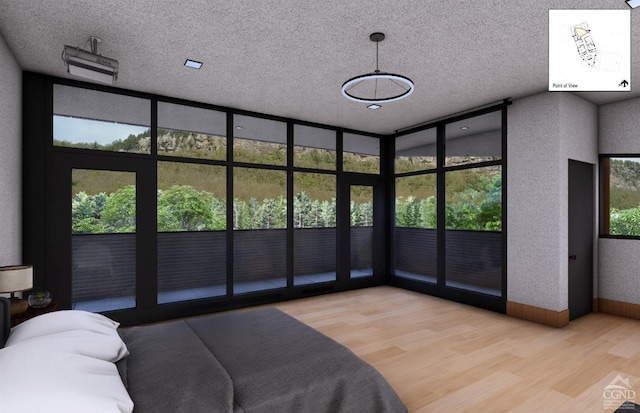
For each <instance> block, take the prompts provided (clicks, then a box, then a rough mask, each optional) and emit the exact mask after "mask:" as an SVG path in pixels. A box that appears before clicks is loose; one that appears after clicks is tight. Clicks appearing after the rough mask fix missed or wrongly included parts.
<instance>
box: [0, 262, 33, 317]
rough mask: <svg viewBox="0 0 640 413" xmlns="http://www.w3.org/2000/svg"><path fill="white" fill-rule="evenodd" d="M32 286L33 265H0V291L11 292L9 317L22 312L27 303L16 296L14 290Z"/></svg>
mask: <svg viewBox="0 0 640 413" xmlns="http://www.w3.org/2000/svg"><path fill="white" fill-rule="evenodd" d="M31 288H33V266H31V265H12V266H9V267H0V292H2V293H11V317H15V316H17V315H20V314H22V313H24V312H25V311H26V310H27V308H29V305H28V304H27V300H25V299H24V298H16V297H15V296H14V293H15V292H16V291H25V290H29V289H31Z"/></svg>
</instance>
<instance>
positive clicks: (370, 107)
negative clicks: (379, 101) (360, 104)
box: [367, 103, 382, 110]
mask: <svg viewBox="0 0 640 413" xmlns="http://www.w3.org/2000/svg"><path fill="white" fill-rule="evenodd" d="M381 107H382V106H380V105H376V104H375V103H372V104H370V105H369V106H367V108H369V109H373V110H376V109H380V108H381Z"/></svg>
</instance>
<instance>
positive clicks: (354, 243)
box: [338, 176, 384, 280]
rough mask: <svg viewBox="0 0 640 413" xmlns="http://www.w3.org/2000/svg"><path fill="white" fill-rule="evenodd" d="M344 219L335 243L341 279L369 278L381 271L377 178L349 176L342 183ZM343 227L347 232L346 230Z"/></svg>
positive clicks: (382, 252)
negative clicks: (340, 268)
mask: <svg viewBox="0 0 640 413" xmlns="http://www.w3.org/2000/svg"><path fill="white" fill-rule="evenodd" d="M341 191H342V194H343V197H342V199H343V202H344V203H343V205H342V208H341V209H342V211H343V214H342V216H343V218H342V219H341V224H342V225H341V228H343V230H342V231H341V234H343V236H342V237H340V238H341V239H340V242H339V245H338V249H339V255H340V256H341V260H340V261H341V262H343V263H344V266H343V268H344V270H343V272H342V273H343V274H345V276H344V278H343V279H350V280H354V279H361V278H369V277H373V276H376V275H380V274H381V273H382V266H383V262H382V258H381V257H383V256H384V251H382V249H383V246H382V239H381V238H382V237H381V234H380V231H381V230H382V224H381V222H382V217H381V216H380V214H381V213H382V211H381V208H380V207H379V204H380V203H381V197H382V196H383V194H382V193H381V188H380V184H379V178H378V177H366V176H365V177H363V176H350V177H348V178H345V179H344V180H343V181H342V184H341ZM345 230H346V231H345Z"/></svg>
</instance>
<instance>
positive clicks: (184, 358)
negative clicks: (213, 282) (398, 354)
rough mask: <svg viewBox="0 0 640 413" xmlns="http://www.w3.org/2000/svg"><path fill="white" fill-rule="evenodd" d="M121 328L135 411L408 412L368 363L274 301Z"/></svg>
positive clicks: (154, 412) (142, 412)
mask: <svg viewBox="0 0 640 413" xmlns="http://www.w3.org/2000/svg"><path fill="white" fill-rule="evenodd" d="M122 335H123V337H124V339H125V342H126V343H127V346H128V347H129V351H130V353H131V354H130V356H129V357H128V358H127V359H125V360H127V361H126V374H124V377H125V378H126V381H127V383H126V384H127V385H128V390H129V393H130V394H131V398H132V399H133V401H134V403H135V412H136V413H147V412H153V413H161V412H167V413H169V412H171V413H177V412H189V413H197V412H238V413H241V412H245V413H254V412H260V413H263V412H269V413H270V412H292V413H294V412H295V413H304V412H314V413H316V412H331V413H336V412H348V413H356V412H363V413H374V412H406V411H407V410H406V408H405V407H404V405H403V404H402V402H401V401H400V399H399V398H398V396H397V394H396V393H395V391H394V390H393V389H392V388H391V386H390V385H389V383H387V381H386V380H385V379H384V378H383V377H382V376H381V375H380V373H378V371H376V370H375V369H374V368H373V367H371V366H370V365H369V364H367V363H365V362H364V361H362V360H361V359H359V358H358V357H357V356H355V355H354V354H353V353H352V352H351V351H350V350H349V349H347V348H346V347H344V346H342V345H341V344H339V343H337V342H335V341H334V340H332V339H330V338H329V337H327V336H325V335H323V334H321V333H320V332H318V331H316V330H314V329H312V328H311V327H308V326H307V325H305V324H303V323H301V322H299V321H297V320H296V319H294V318H293V317H290V316H289V315H287V314H285V313H283V312H281V311H279V310H277V309H275V308H266V309H259V310H252V311H247V312H237V313H230V314H220V315H211V316H205V317H200V318H195V319H191V320H181V321H174V322H170V323H165V324H160V325H154V326H144V327H133V328H129V329H124V330H123V332H122ZM123 370H125V369H123Z"/></svg>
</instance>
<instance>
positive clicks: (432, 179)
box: [395, 174, 438, 283]
mask: <svg viewBox="0 0 640 413" xmlns="http://www.w3.org/2000/svg"><path fill="white" fill-rule="evenodd" d="M436 193H437V191H436V175H435V174H426V175H416V176H407V177H402V178H396V231H395V237H396V238H395V240H396V242H395V248H396V249H395V275H397V276H399V277H404V278H411V279H415V280H418V281H426V282H430V283H436V282H437V271H438V267H437V257H438V254H437V252H438V248H437V247H438V246H437V236H436V227H437V215H436V214H437V209H436Z"/></svg>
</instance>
